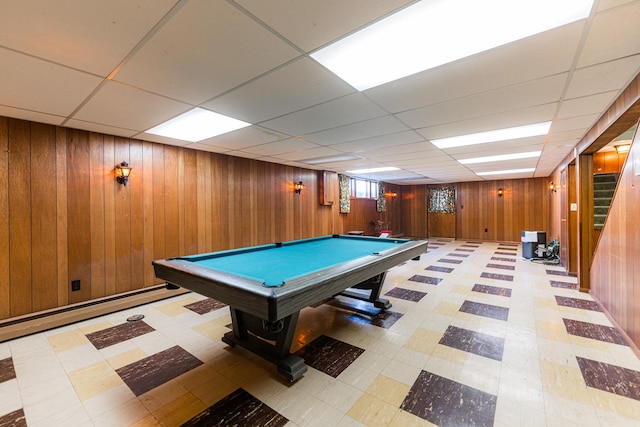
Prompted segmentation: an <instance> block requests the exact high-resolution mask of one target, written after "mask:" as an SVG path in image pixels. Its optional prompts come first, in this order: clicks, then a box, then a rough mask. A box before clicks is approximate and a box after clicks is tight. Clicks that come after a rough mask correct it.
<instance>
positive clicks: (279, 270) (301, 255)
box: [180, 235, 407, 286]
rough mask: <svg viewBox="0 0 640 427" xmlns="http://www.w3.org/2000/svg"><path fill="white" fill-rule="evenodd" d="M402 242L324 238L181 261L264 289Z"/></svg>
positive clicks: (376, 252) (399, 240) (205, 255)
mask: <svg viewBox="0 0 640 427" xmlns="http://www.w3.org/2000/svg"><path fill="white" fill-rule="evenodd" d="M404 243H407V240H405V239H380V238H377V237H365V238H363V237H361V236H357V237H356V236H344V235H342V236H340V238H333V236H323V237H316V238H310V239H302V240H296V241H292V242H284V243H282V244H270V245H262V246H254V247H250V248H244V249H235V250H229V251H221V252H213V253H210V254H202V255H195V256H191V257H181V258H180V259H181V260H183V261H189V262H192V263H194V264H197V265H199V266H200V267H204V268H210V269H213V270H217V271H220V272H224V273H229V274H234V275H237V276H241V277H246V278H249V279H253V280H256V281H258V282H262V283H263V284H264V286H282V285H283V284H285V283H286V282H288V281H290V280H291V279H293V278H296V277H300V276H303V275H308V274H313V273H314V272H318V271H321V270H323V269H326V268H330V267H333V266H336V265H338V264H341V263H345V262H348V261H351V260H354V259H357V258H361V257H364V256H367V255H374V254H379V253H381V252H383V251H385V250H388V249H392V248H394V247H397V246H399V245H402V244H404Z"/></svg>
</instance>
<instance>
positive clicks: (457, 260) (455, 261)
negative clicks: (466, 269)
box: [438, 258, 462, 264]
mask: <svg viewBox="0 0 640 427" xmlns="http://www.w3.org/2000/svg"><path fill="white" fill-rule="evenodd" d="M438 262H444V263H446V264H462V260H461V259H447V258H441V259H439V260H438Z"/></svg>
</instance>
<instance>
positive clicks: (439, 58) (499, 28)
mask: <svg viewBox="0 0 640 427" xmlns="http://www.w3.org/2000/svg"><path fill="white" fill-rule="evenodd" d="M592 5H593V0H563V1H557V0H535V1H526V2H525V1H513V0H485V1H481V2H480V1H477V0H429V1H421V2H418V3H415V4H413V5H411V6H409V7H406V8H404V9H402V10H400V11H399V12H397V13H394V14H393V15H390V16H388V17H387V18H384V19H382V20H380V21H378V22H376V23H374V24H372V25H370V26H368V27H365V28H363V29H362V30H360V31H357V32H355V33H353V34H351V35H349V36H347V37H345V38H343V39H341V40H338V41H337V42H335V43H333V44H331V45H329V46H326V47H324V48H322V49H320V50H318V51H316V52H314V53H312V54H311V57H312V58H313V59H315V60H316V61H318V62H320V63H321V64H322V65H324V66H325V67H327V68H328V69H329V70H331V71H332V72H333V73H335V74H337V75H338V76H339V77H340V78H342V79H343V80H345V81H346V82H347V83H349V84H351V85H352V86H353V87H355V88H356V89H358V90H361V91H362V90H365V89H369V88H372V87H375V86H378V85H381V84H384V83H387V82H390V81H393V80H397V79H399V78H402V77H406V76H409V75H411V74H415V73H418V72H420V71H424V70H428V69H430V68H434V67H437V66H439V65H442V64H447V63H449V62H453V61H456V60H458V59H461V58H465V57H467V56H471V55H474V54H476V53H479V52H483V51H486V50H489V49H492V48H495V47H498V46H502V45H505V44H507V43H511V42H513V41H516V40H520V39H523V38H525V37H529V36H532V35H534V34H538V33H542V32H544V31H547V30H551V29H553V28H556V27H559V26H561V25H565V24H568V23H570V22H575V21H578V20H580V19H585V18H587V17H588V16H589V13H590V12H591V7H592Z"/></svg>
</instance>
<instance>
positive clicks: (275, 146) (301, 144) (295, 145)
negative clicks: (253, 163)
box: [242, 138, 319, 156]
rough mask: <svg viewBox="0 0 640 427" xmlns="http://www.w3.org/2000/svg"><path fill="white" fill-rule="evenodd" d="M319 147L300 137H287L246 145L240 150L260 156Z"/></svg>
mask: <svg viewBox="0 0 640 427" xmlns="http://www.w3.org/2000/svg"><path fill="white" fill-rule="evenodd" d="M317 147H319V146H318V145H317V144H313V143H311V142H307V141H305V140H303V139H300V138H289V139H284V140H280V141H276V142H269V143H266V144H261V145H254V146H253V147H247V148H245V149H243V150H242V151H244V152H246V153H253V154H260V155H262V156H276V155H278V154H282V153H289V152H292V151H303V150H308V149H311V148H317Z"/></svg>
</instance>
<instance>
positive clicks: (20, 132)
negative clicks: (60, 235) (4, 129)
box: [9, 120, 32, 316]
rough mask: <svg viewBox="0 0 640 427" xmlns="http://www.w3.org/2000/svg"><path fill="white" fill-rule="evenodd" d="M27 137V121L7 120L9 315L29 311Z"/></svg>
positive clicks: (29, 151)
mask: <svg viewBox="0 0 640 427" xmlns="http://www.w3.org/2000/svg"><path fill="white" fill-rule="evenodd" d="M30 138H31V135H30V129H29V122H25V121H22V120H10V121H9V156H10V157H9V224H10V227H9V279H10V280H11V293H10V296H11V299H10V301H11V315H12V316H18V315H21V314H25V313H29V312H30V311H32V301H31V297H32V288H31V184H30V180H31V176H30V175H31V167H30V166H31V141H30Z"/></svg>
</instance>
